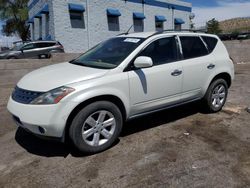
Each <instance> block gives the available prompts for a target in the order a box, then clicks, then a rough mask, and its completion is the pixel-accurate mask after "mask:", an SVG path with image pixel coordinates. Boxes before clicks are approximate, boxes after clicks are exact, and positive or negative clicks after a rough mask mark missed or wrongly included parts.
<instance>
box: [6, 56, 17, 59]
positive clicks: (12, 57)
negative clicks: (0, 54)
mask: <svg viewBox="0 0 250 188" xmlns="http://www.w3.org/2000/svg"><path fill="white" fill-rule="evenodd" d="M7 59H17V57H15V56H11V57H8V58H7Z"/></svg>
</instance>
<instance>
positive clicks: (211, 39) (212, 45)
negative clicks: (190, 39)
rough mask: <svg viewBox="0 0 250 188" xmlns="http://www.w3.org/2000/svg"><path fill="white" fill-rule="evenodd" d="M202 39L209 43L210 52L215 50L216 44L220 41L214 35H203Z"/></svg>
mask: <svg viewBox="0 0 250 188" xmlns="http://www.w3.org/2000/svg"><path fill="white" fill-rule="evenodd" d="M202 39H203V40H204V41H205V43H206V44H207V47H208V49H209V51H210V52H212V51H213V50H214V48H215V46H216V45H217V43H218V40H217V39H216V38H214V37H206V36H203V37H202Z"/></svg>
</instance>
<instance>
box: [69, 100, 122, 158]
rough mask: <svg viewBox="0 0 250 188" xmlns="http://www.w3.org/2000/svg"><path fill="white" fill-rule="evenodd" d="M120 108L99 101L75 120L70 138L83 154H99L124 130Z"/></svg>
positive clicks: (84, 109) (82, 111) (79, 114)
mask: <svg viewBox="0 0 250 188" xmlns="http://www.w3.org/2000/svg"><path fill="white" fill-rule="evenodd" d="M122 123H123V120H122V114H121V112H120V110H119V108H118V107H117V106H116V105H115V104H113V103H111V102H108V101H98V102H94V103H92V104H89V105H88V106H86V107H84V108H83V109H82V110H81V111H80V112H79V113H78V114H77V115H76V116H75V118H74V119H73V121H72V124H71V126H70V130H69V136H70V139H71V140H72V142H73V144H74V146H75V147H76V148H77V149H78V150H79V151H81V152H83V153H89V154H91V153H98V152H101V151H103V150H105V149H107V148H109V147H110V146H111V145H112V144H113V143H114V142H115V141H116V140H117V138H118V136H119V134H120V132H121V129H122Z"/></svg>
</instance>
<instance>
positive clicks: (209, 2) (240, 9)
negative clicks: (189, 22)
mask: <svg viewBox="0 0 250 188" xmlns="http://www.w3.org/2000/svg"><path fill="white" fill-rule="evenodd" d="M184 1H186V2H190V3H192V6H193V13H194V14H195V19H194V23H195V26H196V27H200V26H204V25H205V23H206V22H207V21H208V20H210V19H212V18H215V19H217V20H219V21H222V20H226V19H230V18H235V17H250V0H184Z"/></svg>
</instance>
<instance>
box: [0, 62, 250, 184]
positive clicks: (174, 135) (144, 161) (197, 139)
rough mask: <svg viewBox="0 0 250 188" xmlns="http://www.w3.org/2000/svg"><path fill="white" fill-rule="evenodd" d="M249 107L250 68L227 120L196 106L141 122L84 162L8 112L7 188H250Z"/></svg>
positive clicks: (0, 172)
mask: <svg viewBox="0 0 250 188" xmlns="http://www.w3.org/2000/svg"><path fill="white" fill-rule="evenodd" d="M9 92H10V91H8V92H7V93H9ZM1 97H3V96H1ZM5 97H6V96H5ZM247 106H250V64H242V65H236V79H235V81H234V83H233V85H232V87H231V89H230V93H229V98H228V101H227V103H226V106H225V107H224V109H223V110H222V111H221V112H220V113H217V114H204V113H202V112H200V110H199V109H200V106H199V105H198V104H196V103H193V104H189V105H185V106H182V107H178V108H174V109H171V110H166V111H162V112H160V113H156V114H153V115H150V116H147V117H143V118H140V119H136V120H133V121H130V122H128V123H127V124H126V125H125V126H124V130H123V132H122V135H121V137H120V139H119V141H118V142H117V143H116V144H115V145H114V146H113V147H112V148H111V149H109V150H107V151H105V152H102V153H100V154H96V155H91V156H83V155H81V154H79V153H78V152H76V151H74V150H73V149H72V148H70V147H69V146H66V145H63V144H60V143H56V142H51V141H50V142H49V141H44V140H40V139H38V138H36V137H34V136H32V135H30V134H28V133H26V132H25V131H23V130H22V129H19V128H18V129H16V127H15V125H14V123H13V122H12V120H11V118H10V115H9V114H8V113H7V111H6V108H5V105H4V104H1V105H0V114H1V116H0V146H1V147H0V159H1V160H0V187H185V188H186V187H223V188H224V187H227V188H230V187H250V123H249V122H250V114H249V113H247V112H246V110H245V108H246V107H247Z"/></svg>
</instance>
